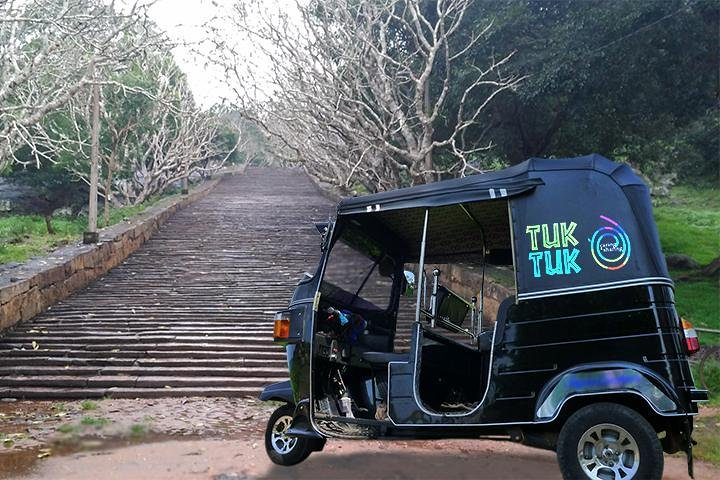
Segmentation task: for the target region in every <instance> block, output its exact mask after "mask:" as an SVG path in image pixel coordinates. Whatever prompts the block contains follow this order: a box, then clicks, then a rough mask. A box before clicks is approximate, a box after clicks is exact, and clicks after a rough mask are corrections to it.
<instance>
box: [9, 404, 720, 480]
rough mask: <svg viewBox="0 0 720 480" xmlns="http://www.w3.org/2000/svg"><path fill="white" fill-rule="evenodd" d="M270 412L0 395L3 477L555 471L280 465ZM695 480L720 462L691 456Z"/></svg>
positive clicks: (455, 464)
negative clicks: (269, 428) (266, 439)
mask: <svg viewBox="0 0 720 480" xmlns="http://www.w3.org/2000/svg"><path fill="white" fill-rule="evenodd" d="M272 409H273V406H272V405H267V404H262V403H260V402H257V401H255V400H254V399H226V398H210V399H207V398H187V399H174V398H167V399H135V400H112V399H108V400H101V401H98V402H62V403H59V402H0V440H2V441H3V445H4V447H0V478H6V477H8V478H18V479H44V478H53V479H66V478H67V479H73V480H82V479H92V480H96V479H98V478H102V479H103V480H111V479H141V478H152V479H154V480H157V479H180V480H182V479H208V480H238V479H248V478H289V479H299V478H313V479H324V478H327V479H339V478H342V479H344V478H348V479H354V478H357V479H360V478H362V479H374V478H398V479H403V478H407V479H411V478H428V479H431V478H432V479H434V478H458V479H462V478H468V479H469V478H488V479H490V478H492V479H499V478H505V479H517V478H527V479H530V478H538V479H540V478H543V479H544V478H560V472H559V470H558V467H557V464H556V461H555V455H554V454H553V453H552V452H547V451H542V450H537V449H532V448H528V447H524V446H522V445H517V444H512V443H508V442H493V441H480V440H440V441H433V442H430V441H395V442H380V441H375V440H371V441H343V440H329V441H328V443H327V446H326V447H325V450H324V451H323V452H320V453H314V454H313V455H311V456H310V458H309V459H308V460H307V461H305V462H304V463H302V464H300V465H298V466H296V467H292V468H285V467H278V466H276V465H273V464H272V463H270V461H269V460H268V458H267V456H266V454H265V451H264V445H263V439H262V435H263V431H264V428H265V422H266V419H267V418H268V416H269V414H270V412H271V411H272ZM664 477H665V478H668V479H685V478H688V477H687V473H686V463H685V459H684V457H683V456H666V462H665V476H664ZM695 478H698V479H701V480H702V479H716V478H720V469H719V468H717V467H714V466H712V465H710V464H706V463H702V462H697V463H696V477H695Z"/></svg>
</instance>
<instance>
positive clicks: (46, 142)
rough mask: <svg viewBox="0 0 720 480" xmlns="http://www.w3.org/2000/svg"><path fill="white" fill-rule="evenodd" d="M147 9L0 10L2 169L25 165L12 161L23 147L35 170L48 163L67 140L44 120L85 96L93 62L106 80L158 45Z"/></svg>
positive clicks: (49, 6) (32, 1)
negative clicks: (60, 142)
mask: <svg viewBox="0 0 720 480" xmlns="http://www.w3.org/2000/svg"><path fill="white" fill-rule="evenodd" d="M149 5H150V3H149V2H146V3H144V4H142V5H140V4H134V5H132V6H131V7H130V8H128V9H126V10H123V11H121V10H119V9H116V8H115V6H114V4H113V3H110V4H107V3H105V2H102V1H100V0H7V1H4V2H0V169H2V168H4V167H5V166H6V165H7V164H8V163H10V162H12V161H22V162H27V161H28V160H26V158H27V157H23V159H19V158H18V157H17V156H16V152H17V150H18V149H19V148H20V147H21V146H27V147H28V148H29V151H30V158H32V160H34V161H35V162H36V163H39V162H40V161H41V160H43V159H47V160H52V159H53V158H52V152H53V151H54V150H55V149H57V148H61V147H62V145H58V144H57V142H58V141H59V140H58V138H63V139H64V140H67V136H65V137H58V136H57V135H54V132H53V131H52V129H53V128H55V127H57V124H53V122H45V123H44V120H46V119H47V116H48V115H49V114H51V113H53V112H56V111H58V110H59V109H60V108H61V107H63V106H65V105H66V104H67V103H68V102H70V101H71V100H72V99H74V98H75V97H77V96H78V95H79V94H81V93H82V92H83V91H85V90H87V88H86V87H87V85H89V84H90V83H91V82H92V78H91V72H90V68H89V67H90V65H91V63H92V62H94V64H95V67H96V69H98V70H100V71H105V72H110V71H113V70H115V69H117V68H122V67H123V66H124V65H125V64H126V63H127V62H128V61H129V60H131V59H132V58H134V57H135V56H137V55H139V54H141V53H142V52H143V50H144V49H145V48H147V47H148V45H151V44H153V43H154V42H156V41H157V40H158V38H159V37H160V35H158V34H157V33H156V31H154V30H153V29H152V28H151V22H150V21H149V20H148V17H147V8H148V6H149ZM48 130H50V131H48ZM53 140H55V141H54V142H53ZM73 140H75V141H77V142H81V143H83V142H87V139H82V138H77V139H73Z"/></svg>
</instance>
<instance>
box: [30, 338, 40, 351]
mask: <svg viewBox="0 0 720 480" xmlns="http://www.w3.org/2000/svg"><path fill="white" fill-rule="evenodd" d="M32 347H33V350H37V349H38V348H40V345H38V343H37V342H36V341H35V340H33V342H32Z"/></svg>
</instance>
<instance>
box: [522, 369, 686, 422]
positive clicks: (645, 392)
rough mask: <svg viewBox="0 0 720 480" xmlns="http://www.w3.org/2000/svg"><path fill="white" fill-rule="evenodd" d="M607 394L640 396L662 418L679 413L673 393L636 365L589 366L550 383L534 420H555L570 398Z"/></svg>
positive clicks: (556, 378)
mask: <svg viewBox="0 0 720 480" xmlns="http://www.w3.org/2000/svg"><path fill="white" fill-rule="evenodd" d="M607 393H629V394H635V395H640V396H641V397H642V398H643V399H645V401H646V402H648V404H649V405H650V407H652V409H653V410H655V411H656V412H657V413H658V414H660V415H662V414H668V413H672V412H676V411H677V410H678V405H679V403H678V400H677V398H676V397H675V395H674V394H673V393H672V389H670V388H668V387H667V386H666V385H665V382H663V381H662V379H661V378H659V377H658V376H657V375H656V374H655V373H654V372H651V371H650V370H648V369H646V368H643V367H641V366H639V365H634V364H625V363H623V364H588V365H581V366H578V367H575V368H572V369H570V370H566V371H565V372H563V373H561V374H559V375H557V376H556V377H554V378H553V379H552V380H551V381H549V382H548V383H547V385H546V386H545V388H543V390H542V391H541V392H540V395H539V396H538V401H537V404H536V409H535V419H536V420H538V421H542V420H548V419H553V418H555V417H556V416H557V415H558V413H559V412H560V409H561V408H562V406H563V404H564V403H565V402H566V401H567V400H568V399H570V398H571V397H575V396H578V395H583V396H585V395H600V394H607Z"/></svg>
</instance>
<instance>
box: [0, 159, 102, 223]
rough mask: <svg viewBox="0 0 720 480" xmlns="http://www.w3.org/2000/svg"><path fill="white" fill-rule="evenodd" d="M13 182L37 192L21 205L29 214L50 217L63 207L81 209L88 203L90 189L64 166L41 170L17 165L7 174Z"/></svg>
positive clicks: (41, 168)
mask: <svg viewBox="0 0 720 480" xmlns="http://www.w3.org/2000/svg"><path fill="white" fill-rule="evenodd" d="M4 177H6V178H7V179H8V180H9V181H10V182H12V183H15V184H18V185H21V186H24V187H27V188H28V189H31V191H32V192H33V193H32V194H31V195H28V196H27V197H26V198H24V199H23V200H22V202H21V208H22V209H24V210H25V211H28V212H34V213H43V214H45V215H49V214H51V213H52V212H53V210H55V209H57V208H60V207H65V206H69V207H77V206H79V205H82V204H83V203H84V202H85V201H87V195H88V194H87V188H86V187H85V185H84V184H83V182H81V181H79V180H78V179H77V178H75V177H73V176H72V174H71V173H70V172H68V171H67V170H65V169H64V168H63V167H62V166H61V165H57V164H52V163H50V162H45V163H42V164H40V165H39V166H35V165H30V166H27V167H25V166H23V165H13V166H12V167H11V168H10V169H9V170H8V171H6V172H5V175H4Z"/></svg>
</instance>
